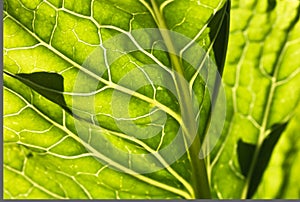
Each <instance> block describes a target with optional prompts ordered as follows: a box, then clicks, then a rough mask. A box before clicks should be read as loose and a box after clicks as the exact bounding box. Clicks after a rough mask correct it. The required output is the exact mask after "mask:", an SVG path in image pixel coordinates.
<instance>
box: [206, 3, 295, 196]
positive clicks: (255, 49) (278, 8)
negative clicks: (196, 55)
mask: <svg viewBox="0 0 300 202" xmlns="http://www.w3.org/2000/svg"><path fill="white" fill-rule="evenodd" d="M231 3H232V7H231V8H232V9H231V24H230V25H231V26H230V36H229V45H228V52H227V59H226V64H225V69H224V74H223V80H224V83H225V85H226V96H227V104H228V110H227V121H226V126H225V129H224V131H223V134H222V136H221V139H220V140H219V143H218V148H217V149H215V151H214V153H213V154H212V155H211V164H210V165H209V173H211V174H210V175H211V182H212V185H211V186H212V189H213V192H214V196H215V197H218V198H250V197H252V196H253V197H255V198H269V195H268V192H269V191H270V194H271V193H273V192H274V191H272V188H271V185H270V184H271V183H272V184H278V183H280V182H281V181H286V180H287V181H290V180H291V181H292V177H291V176H290V175H289V176H283V175H281V174H280V175H278V173H274V172H272V173H273V175H270V174H266V175H268V177H269V178H271V179H267V177H264V173H265V172H266V170H272V168H270V167H269V166H271V165H272V163H269V164H268V162H269V158H270V155H271V154H270V152H271V151H272V150H273V152H272V155H271V159H273V160H271V162H272V161H275V160H274V159H275V158H276V157H275V156H278V155H282V152H279V153H278V150H277V149H276V147H277V144H280V142H281V141H282V139H286V138H287V137H286V136H287V135H288V133H286V132H284V130H285V123H289V122H290V120H291V119H292V117H293V115H294V111H295V109H296V107H297V106H299V99H300V88H299V82H300V74H299V73H300V68H299V67H300V61H299V60H297V59H296V58H299V54H300V52H299V48H300V35H299V33H300V20H299V7H300V2H299V1H267V0H250V1H239V0H233V1H231ZM274 126H279V128H278V130H275V131H274V128H273V127H274ZM273 135H275V136H273ZM273 138H274V139H273ZM277 138H279V140H278V143H276V142H277ZM267 144H270V145H269V147H265V146H266V145H267ZM293 151H295V150H293ZM295 155H296V154H295ZM295 155H292V157H291V159H293V160H289V161H291V162H295V166H297V165H296V164H297V163H296V160H295V158H296V156H295ZM252 157H253V158H252ZM267 164H268V165H267ZM273 164H274V163H273ZM285 165H288V164H285ZM287 167H288V166H286V167H285V166H283V164H282V167H281V168H280V169H281V172H285V171H286V170H287V169H288V168H287ZM267 173H268V172H267ZM288 173H289V171H288ZM275 174H277V175H275ZM261 177H262V181H261V185H259V189H258V191H257V192H259V194H256V193H255V190H256V189H257V187H258V183H259V182H260V180H261ZM287 178H290V179H287ZM270 182H271V183H270ZM265 184H267V185H268V187H267V188H266V189H264V188H262V187H263V186H264V185H265ZM288 184H289V183H286V184H285V185H286V186H287V187H290V186H292V185H288ZM293 185H295V184H293ZM295 186H296V187H297V188H296V187H295V190H299V189H298V187H299V185H295ZM263 192H264V193H266V194H262V193H263ZM271 196H272V197H270V198H281V197H284V198H285V197H288V195H277V196H276V194H273V195H271ZM291 196H295V194H292V195H291Z"/></svg>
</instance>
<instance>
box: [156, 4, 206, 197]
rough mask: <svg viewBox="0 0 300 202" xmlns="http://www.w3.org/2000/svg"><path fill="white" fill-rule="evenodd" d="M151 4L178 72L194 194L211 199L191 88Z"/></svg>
mask: <svg viewBox="0 0 300 202" xmlns="http://www.w3.org/2000/svg"><path fill="white" fill-rule="evenodd" d="M151 4H152V7H153V10H154V14H155V17H156V22H157V26H158V28H160V29H161V35H162V38H163V40H164V42H165V45H166V47H167V49H168V53H169V57H170V60H171V64H172V68H173V70H175V71H176V74H174V77H175V78H174V80H175V84H176V88H177V93H178V99H179V100H178V101H179V103H180V109H181V116H182V120H183V122H184V124H185V125H186V126H187V132H185V134H184V137H185V139H186V141H187V143H188V144H190V148H189V149H188V148H187V152H189V155H190V161H191V165H192V179H191V180H192V184H193V189H194V190H193V192H194V193H193V194H194V195H195V197H196V198H211V195H210V188H209V184H208V178H207V172H206V166H205V162H204V160H203V159H199V157H198V156H199V152H200V138H199V136H198V134H197V124H196V122H195V117H194V111H193V106H194V105H193V101H192V96H191V94H190V92H189V86H188V85H186V84H185V83H187V82H185V77H184V70H183V65H182V63H181V61H180V58H179V57H178V56H177V52H176V49H175V48H174V44H173V43H174V42H173V41H172V38H171V36H170V33H169V30H168V26H167V25H166V22H165V19H164V17H163V14H162V13H161V11H160V10H159V7H158V5H157V3H156V1H155V0H151Z"/></svg>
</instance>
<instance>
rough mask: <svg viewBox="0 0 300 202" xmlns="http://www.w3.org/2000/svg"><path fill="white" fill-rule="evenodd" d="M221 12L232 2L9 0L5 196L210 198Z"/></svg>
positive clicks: (6, 9) (223, 29)
mask: <svg viewBox="0 0 300 202" xmlns="http://www.w3.org/2000/svg"><path fill="white" fill-rule="evenodd" d="M219 11H220V12H219ZM226 12H228V2H227V1H225V0H213V1H211V0H209V1H206V0H205V1H188V0H174V1H173V0H168V1H155V0H151V1H146V0H122V1H117V0H86V1H83V0H76V1H75V0H43V1H42V0H34V1H32V0H5V1H4V197H5V198H60V199H66V198H89V199H93V198H117V199H118V198H196V197H203V198H204V197H205V198H206V197H210V193H209V189H208V186H207V179H206V173H205V166H204V160H203V159H200V160H199V158H198V153H199V149H200V141H199V139H200V138H201V139H204V134H205V131H206V130H207V128H208V119H209V113H210V109H211V104H210V101H211V96H212V94H213V92H215V84H216V82H218V78H217V76H216V75H217V69H216V68H213V67H214V66H215V65H214V51H215V52H216V61H217V63H218V64H219V67H218V68H219V70H222V63H223V61H224V53H225V49H226V37H223V38H222V37H221V36H222V35H220V34H219V33H223V34H225V35H226V29H227V27H228V23H227V22H226V19H227V18H226V17H224V16H226ZM217 13H218V14H217ZM216 14H217V17H216V18H214V17H215V15H216ZM146 28H147V29H146ZM150 28H160V29H161V30H156V31H153V29H150ZM141 29H142V30H141ZM164 29H169V30H171V31H174V32H176V33H178V34H177V35H176V34H175V35H174V34H171V33H170V32H167V31H164ZM183 36H184V37H183ZM174 37H175V38H174ZM219 41H222V42H223V43H224V45H223V46H221V49H222V50H220V46H216V45H214V44H215V43H216V42H218V43H221V42H219ZM195 44H197V45H198V46H200V47H201V48H202V49H201V51H200V52H199V50H197V48H196V47H198V46H196V45H195ZM217 49H218V50H217ZM153 64H155V65H156V66H154V67H156V68H154V67H153ZM151 65H152V66H151ZM173 70H175V71H176V72H178V74H175V73H174V71H173ZM186 109H187V110H186ZM220 125H222V122H220ZM197 130H198V131H197ZM216 130H218V128H217V129H216ZM177 134H179V135H177ZM193 139H195V141H194V142H192V140H193ZM174 140H176V141H177V142H176V141H175V143H176V144H172V142H174ZM189 144H191V146H190V147H189V148H188V146H189ZM169 165H170V166H169ZM162 168H163V169H162ZM147 171H149V172H147ZM150 171H151V172H150Z"/></svg>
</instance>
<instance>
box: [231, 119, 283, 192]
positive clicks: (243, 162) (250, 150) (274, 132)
mask: <svg viewBox="0 0 300 202" xmlns="http://www.w3.org/2000/svg"><path fill="white" fill-rule="evenodd" d="M286 126H287V123H284V124H275V125H273V126H272V129H271V133H270V134H269V135H268V137H267V138H266V139H265V140H264V141H263V143H262V146H261V148H260V150H259V154H258V158H257V159H256V161H255V162H254V163H255V165H254V171H253V173H252V176H251V179H250V185H249V190H248V193H247V198H251V197H252V196H253V194H254V193H255V192H256V190H257V188H258V185H259V183H260V181H261V179H262V177H263V174H264V171H265V170H266V168H267V166H268V164H269V161H270V159H271V155H272V153H273V150H274V148H275V146H276V144H277V142H278V140H279V138H280V136H281V134H282V133H283V131H284V130H285V128H286ZM256 147H257V146H256V145H254V144H249V143H245V142H243V140H241V139H239V141H238V147H237V153H238V161H239V165H240V168H241V171H242V174H243V175H244V176H245V177H247V176H248V174H249V168H250V166H251V164H252V163H253V160H254V159H253V155H254V152H255V150H256Z"/></svg>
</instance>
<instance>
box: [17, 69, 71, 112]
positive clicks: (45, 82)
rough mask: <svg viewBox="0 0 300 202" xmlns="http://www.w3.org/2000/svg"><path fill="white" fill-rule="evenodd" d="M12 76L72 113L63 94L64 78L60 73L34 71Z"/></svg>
mask: <svg viewBox="0 0 300 202" xmlns="http://www.w3.org/2000/svg"><path fill="white" fill-rule="evenodd" d="M14 77H15V78H16V79H18V80H19V81H21V82H23V83H24V84H26V85H27V86H29V87H30V88H32V89H33V90H35V91H36V92H37V93H39V94H41V95H42V96H44V97H45V98H47V99H49V100H50V101H52V102H54V103H56V104H58V105H59V106H61V107H62V108H63V109H64V110H66V111H67V112H69V113H71V114H72V112H71V110H70V109H69V108H68V107H67V104H66V101H65V98H64V96H63V92H64V78H63V77H62V76H61V75H60V74H57V73H49V72H34V73H30V74H16V76H14Z"/></svg>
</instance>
